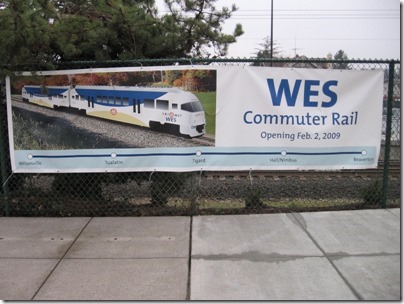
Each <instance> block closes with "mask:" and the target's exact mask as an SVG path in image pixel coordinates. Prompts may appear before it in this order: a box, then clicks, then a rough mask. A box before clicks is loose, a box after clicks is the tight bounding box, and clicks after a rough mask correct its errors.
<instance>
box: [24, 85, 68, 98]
mask: <svg viewBox="0 0 404 304" xmlns="http://www.w3.org/2000/svg"><path fill="white" fill-rule="evenodd" d="M25 90H26V91H27V93H28V94H32V95H42V96H55V95H61V94H63V93H65V92H66V91H67V90H68V89H67V88H49V87H47V88H46V90H43V88H41V87H25Z"/></svg>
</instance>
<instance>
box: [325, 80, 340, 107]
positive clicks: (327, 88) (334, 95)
mask: <svg viewBox="0 0 404 304" xmlns="http://www.w3.org/2000/svg"><path fill="white" fill-rule="evenodd" d="M337 84H338V81H337V80H330V81H327V82H326V83H324V85H323V93H324V95H326V96H328V97H330V101H329V102H325V101H323V102H322V103H321V106H322V107H323V108H331V107H333V106H334V105H335V104H336V103H337V99H338V96H337V93H335V92H333V91H331V90H330V86H337Z"/></svg>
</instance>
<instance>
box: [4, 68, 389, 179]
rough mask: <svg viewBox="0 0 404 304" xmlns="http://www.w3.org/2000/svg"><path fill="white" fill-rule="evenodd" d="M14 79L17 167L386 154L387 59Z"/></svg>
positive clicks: (307, 160)
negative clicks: (339, 66) (331, 65)
mask: <svg viewBox="0 0 404 304" xmlns="http://www.w3.org/2000/svg"><path fill="white" fill-rule="evenodd" d="M7 84H8V85H7V87H8V91H7V101H8V115H9V116H8V117H12V119H9V134H10V151H11V161H12V169H13V171H14V172H125V171H153V170H157V171H200V170H294V169H298V170H312V169H319V170H330V169H365V168H374V167H376V166H377V162H378V158H379V152H380V142H381V129H382V100H383V71H382V70H380V71H351V70H317V69H291V68H269V67H250V66H180V67H178V66H171V67H146V68H144V67H139V68H138V67H136V68H113V69H91V70H70V71H53V72H44V73H42V74H41V75H39V76H38V74H35V75H31V74H30V73H23V74H22V75H18V76H15V77H13V79H12V80H11V81H10V80H9V79H8V80H7ZM145 84H146V85H145ZM167 85H169V86H171V87H167Z"/></svg>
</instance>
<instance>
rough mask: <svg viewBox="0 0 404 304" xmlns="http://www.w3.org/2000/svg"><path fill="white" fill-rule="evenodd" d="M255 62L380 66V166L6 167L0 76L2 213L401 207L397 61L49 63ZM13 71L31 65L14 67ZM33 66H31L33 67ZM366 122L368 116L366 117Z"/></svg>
mask: <svg viewBox="0 0 404 304" xmlns="http://www.w3.org/2000/svg"><path fill="white" fill-rule="evenodd" d="M173 64H188V65H189V64H192V65H203V64H205V65H206V64H215V65H218V64H220V65H230V64H232V65H234V64H237V65H257V66H276V67H289V68H291V67H292V68H302V67H304V68H321V69H328V68H337V69H339V68H342V67H343V68H347V69H353V70H375V69H381V70H383V71H384V75H385V77H384V84H385V85H384V100H383V128H382V130H381V132H382V142H381V153H380V159H379V168H378V169H374V170H339V171H305V172H299V171H237V172H224V171H218V172H210V171H209V172H203V171H201V172H187V173H170V172H124V173H68V174H67V173H59V174H48V173H46V174H44V173H36V174H22V173H12V172H11V165H10V152H9V145H8V131H7V120H8V119H11V118H10V117H7V113H6V101H5V88H4V82H2V84H3V86H2V88H1V90H2V95H1V96H2V104H1V109H0V118H1V124H0V143H1V146H0V169H1V184H2V187H1V189H0V191H1V192H0V216H150V215H156V216H162V215H200V214H238V213H272V212H300V211H314V210H319V211H321V210H342V209H359V208H385V207H399V206H400V203H401V184H400V174H401V167H400V162H401V152H400V151H401V134H400V129H401V128H400V121H401V116H400V115H401V91H400V88H401V84H400V62H399V61H380V60H349V61H339V60H313V59H273V60H264V59H215V60H209V59H161V60H139V61H119V62H117V61H109V62H68V63H63V64H60V65H59V66H57V67H54V68H55V69H59V70H67V69H80V68H106V67H128V66H139V65H142V66H164V65H173ZM17 69H18V70H32V67H27V66H20V67H17ZM36 69H37V68H36ZM371 123H372V122H369V124H371Z"/></svg>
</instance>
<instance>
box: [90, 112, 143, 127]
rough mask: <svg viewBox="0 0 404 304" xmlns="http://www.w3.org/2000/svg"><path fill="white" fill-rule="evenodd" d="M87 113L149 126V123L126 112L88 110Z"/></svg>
mask: <svg viewBox="0 0 404 304" xmlns="http://www.w3.org/2000/svg"><path fill="white" fill-rule="evenodd" d="M87 115H89V116H94V117H100V118H104V119H109V120H114V121H120V122H125V123H129V124H133V125H138V126H142V127H148V125H147V124H145V123H144V122H143V121H141V120H139V119H137V118H135V117H133V116H130V115H128V114H124V113H116V114H112V113H111V112H110V111H92V112H87Z"/></svg>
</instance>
